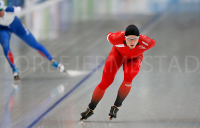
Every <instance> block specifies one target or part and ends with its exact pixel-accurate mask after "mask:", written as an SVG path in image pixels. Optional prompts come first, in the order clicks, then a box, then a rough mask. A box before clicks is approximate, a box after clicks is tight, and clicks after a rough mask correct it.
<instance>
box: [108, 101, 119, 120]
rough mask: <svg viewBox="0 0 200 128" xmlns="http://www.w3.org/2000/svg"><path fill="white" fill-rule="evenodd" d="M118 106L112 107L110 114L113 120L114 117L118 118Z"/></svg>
mask: <svg viewBox="0 0 200 128" xmlns="http://www.w3.org/2000/svg"><path fill="white" fill-rule="evenodd" d="M118 110H119V109H118V108H117V106H115V105H114V106H112V107H111V109H110V113H109V114H108V115H109V116H110V120H112V118H113V117H114V118H117V112H118Z"/></svg>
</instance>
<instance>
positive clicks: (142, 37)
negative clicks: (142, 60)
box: [139, 34, 156, 49]
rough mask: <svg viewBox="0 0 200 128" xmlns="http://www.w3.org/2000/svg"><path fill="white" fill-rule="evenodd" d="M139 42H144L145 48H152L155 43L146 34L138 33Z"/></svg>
mask: <svg viewBox="0 0 200 128" xmlns="http://www.w3.org/2000/svg"><path fill="white" fill-rule="evenodd" d="M139 42H141V43H142V44H144V45H145V46H146V47H147V49H150V48H153V47H154V46H155V44H156V41H155V40H154V39H150V38H149V37H148V36H146V35H142V34H140V38H139Z"/></svg>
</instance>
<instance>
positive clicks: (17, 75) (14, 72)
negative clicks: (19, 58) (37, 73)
mask: <svg viewBox="0 0 200 128" xmlns="http://www.w3.org/2000/svg"><path fill="white" fill-rule="evenodd" d="M13 77H14V80H20V78H19V70H18V68H13Z"/></svg>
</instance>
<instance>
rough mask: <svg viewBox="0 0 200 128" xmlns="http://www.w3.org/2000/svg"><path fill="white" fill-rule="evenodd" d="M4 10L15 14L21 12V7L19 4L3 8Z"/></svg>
mask: <svg viewBox="0 0 200 128" xmlns="http://www.w3.org/2000/svg"><path fill="white" fill-rule="evenodd" d="M5 11H6V12H8V13H9V12H11V13H15V14H17V13H19V12H21V7H20V6H17V7H14V6H13V7H11V6H8V7H6V8H5Z"/></svg>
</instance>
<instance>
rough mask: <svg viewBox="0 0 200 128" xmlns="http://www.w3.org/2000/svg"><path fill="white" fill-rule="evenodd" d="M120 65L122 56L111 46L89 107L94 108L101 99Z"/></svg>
mask: <svg viewBox="0 0 200 128" xmlns="http://www.w3.org/2000/svg"><path fill="white" fill-rule="evenodd" d="M121 65H122V57H121V56H120V55H119V53H118V52H117V50H116V48H115V47H113V48H112V50H111V52H110V54H109V56H108V58H107V60H106V63H105V66H104V69H103V76H102V80H101V82H100V84H99V85H98V86H97V87H96V88H95V90H94V92H93V96H92V100H91V102H90V104H89V108H90V109H92V110H94V109H95V108H96V106H97V104H98V103H99V101H100V100H101V99H102V97H103V95H104V93H105V90H106V89H107V88H108V87H109V86H110V85H111V84H112V82H113V81H114V77H115V75H116V73H117V70H118V69H119V68H120V67H121Z"/></svg>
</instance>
